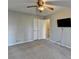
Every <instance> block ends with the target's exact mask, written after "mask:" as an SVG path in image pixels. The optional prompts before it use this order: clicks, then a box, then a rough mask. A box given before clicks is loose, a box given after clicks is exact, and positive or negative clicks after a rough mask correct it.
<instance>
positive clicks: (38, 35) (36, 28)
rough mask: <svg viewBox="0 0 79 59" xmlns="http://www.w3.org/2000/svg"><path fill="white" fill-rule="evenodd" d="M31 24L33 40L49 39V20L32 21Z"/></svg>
mask: <svg viewBox="0 0 79 59" xmlns="http://www.w3.org/2000/svg"><path fill="white" fill-rule="evenodd" d="M33 24H34V25H33V38H34V40H37V39H39V40H40V39H49V38H50V19H40V18H38V19H34V22H33Z"/></svg>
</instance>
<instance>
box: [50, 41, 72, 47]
mask: <svg viewBox="0 0 79 59" xmlns="http://www.w3.org/2000/svg"><path fill="white" fill-rule="evenodd" d="M50 41H51V42H53V43H56V44H58V45H61V46H64V47H67V48H71V47H70V46H68V45H65V44H62V43H59V42H56V41H53V40H50Z"/></svg>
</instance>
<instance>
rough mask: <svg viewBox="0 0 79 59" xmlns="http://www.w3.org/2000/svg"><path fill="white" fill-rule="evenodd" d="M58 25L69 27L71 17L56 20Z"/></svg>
mask: <svg viewBox="0 0 79 59" xmlns="http://www.w3.org/2000/svg"><path fill="white" fill-rule="evenodd" d="M57 26H58V27H71V18H64V19H58V20H57Z"/></svg>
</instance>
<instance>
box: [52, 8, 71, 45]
mask: <svg viewBox="0 0 79 59" xmlns="http://www.w3.org/2000/svg"><path fill="white" fill-rule="evenodd" d="M70 17H71V10H70V9H69V8H65V9H63V10H61V11H59V12H57V13H55V14H54V15H52V17H51V26H52V28H51V30H52V31H51V40H52V41H54V42H57V43H60V44H61V45H65V46H68V47H70V46H71V28H70V27H66V28H63V29H62V28H59V27H57V19H62V18H70Z"/></svg>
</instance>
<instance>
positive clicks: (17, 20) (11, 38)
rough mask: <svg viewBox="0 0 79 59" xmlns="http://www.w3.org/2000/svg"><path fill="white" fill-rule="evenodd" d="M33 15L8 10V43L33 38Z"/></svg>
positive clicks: (11, 43)
mask: <svg viewBox="0 0 79 59" xmlns="http://www.w3.org/2000/svg"><path fill="white" fill-rule="evenodd" d="M33 20H34V16H33V15H27V14H23V13H18V12H13V11H9V12H8V45H13V44H16V43H19V42H28V41H31V40H33V38H32V30H33Z"/></svg>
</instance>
